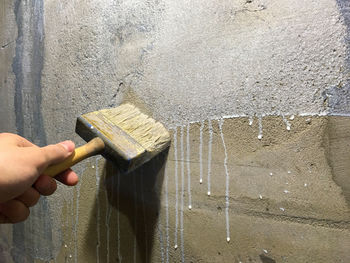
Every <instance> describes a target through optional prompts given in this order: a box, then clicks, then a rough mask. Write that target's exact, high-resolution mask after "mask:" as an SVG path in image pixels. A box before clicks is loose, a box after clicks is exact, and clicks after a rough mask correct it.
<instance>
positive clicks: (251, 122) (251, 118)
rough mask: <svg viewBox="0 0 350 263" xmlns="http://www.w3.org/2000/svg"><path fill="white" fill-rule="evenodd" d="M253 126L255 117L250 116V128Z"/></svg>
mask: <svg viewBox="0 0 350 263" xmlns="http://www.w3.org/2000/svg"><path fill="white" fill-rule="evenodd" d="M252 125H253V117H252V116H249V126H252Z"/></svg>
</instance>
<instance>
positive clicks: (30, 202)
mask: <svg viewBox="0 0 350 263" xmlns="http://www.w3.org/2000/svg"><path fill="white" fill-rule="evenodd" d="M39 198H40V194H39V192H38V191H37V190H36V189H34V188H33V187H30V188H29V189H28V190H27V191H25V192H24V193H23V194H21V195H20V196H18V197H17V198H16V199H17V200H18V201H21V202H22V203H23V204H24V205H26V206H27V207H32V206H34V205H35V204H36V203H37V202H38V201H39Z"/></svg>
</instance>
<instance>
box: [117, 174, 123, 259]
mask: <svg viewBox="0 0 350 263" xmlns="http://www.w3.org/2000/svg"><path fill="white" fill-rule="evenodd" d="M117 177H118V179H117V207H118V212H117V244H118V245H117V247H118V262H122V254H121V251H120V201H119V200H120V174H118V176H117Z"/></svg>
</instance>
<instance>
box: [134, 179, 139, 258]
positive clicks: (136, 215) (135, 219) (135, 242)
mask: <svg viewBox="0 0 350 263" xmlns="http://www.w3.org/2000/svg"><path fill="white" fill-rule="evenodd" d="M133 181H134V182H133V183H134V198H135V200H134V213H135V215H134V216H135V217H134V228H135V229H134V231H135V232H134V251H133V255H134V263H136V262H137V240H136V236H137V232H138V229H137V218H138V213H137V187H136V178H135V174H133Z"/></svg>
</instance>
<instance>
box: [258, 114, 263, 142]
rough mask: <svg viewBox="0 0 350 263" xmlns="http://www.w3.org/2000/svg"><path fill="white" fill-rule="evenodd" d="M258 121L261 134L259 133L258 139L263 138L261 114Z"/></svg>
mask: <svg viewBox="0 0 350 263" xmlns="http://www.w3.org/2000/svg"><path fill="white" fill-rule="evenodd" d="M258 123H259V134H258V139H259V140H261V139H262V138H263V131H262V116H259V118H258Z"/></svg>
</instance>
